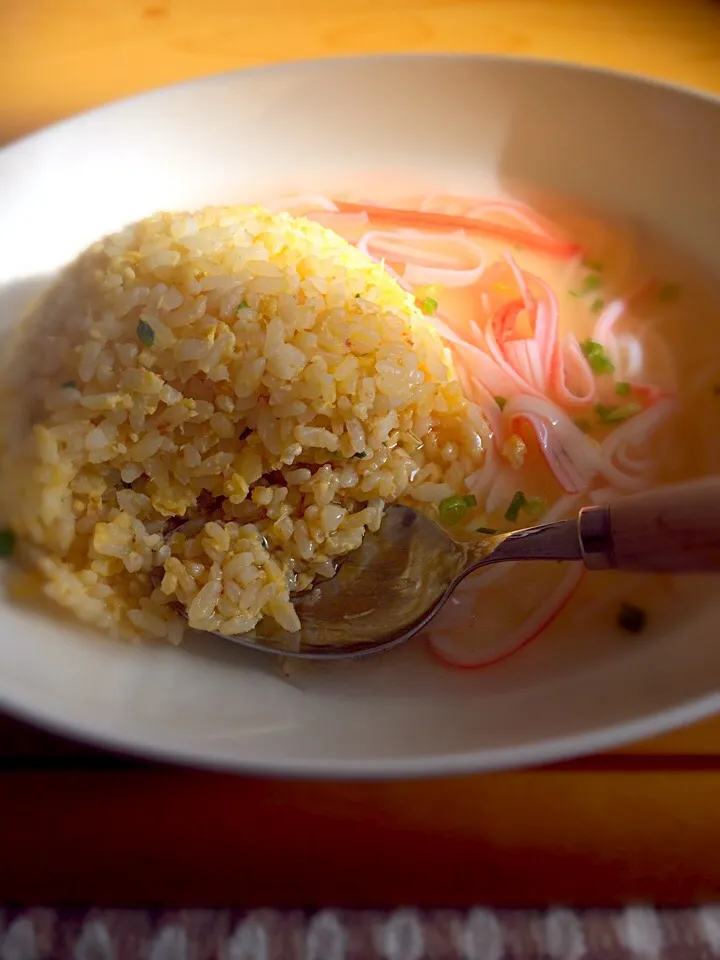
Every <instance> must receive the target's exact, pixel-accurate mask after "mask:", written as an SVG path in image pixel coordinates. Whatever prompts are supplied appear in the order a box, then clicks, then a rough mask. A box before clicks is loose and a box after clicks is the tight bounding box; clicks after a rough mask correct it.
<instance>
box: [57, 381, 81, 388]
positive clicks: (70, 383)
mask: <svg viewBox="0 0 720 960" xmlns="http://www.w3.org/2000/svg"><path fill="white" fill-rule="evenodd" d="M60 386H61V387H62V389H63V390H74V389H75V388H76V387H77V383H75V381H74V380H66V381H65V383H61V384H60Z"/></svg>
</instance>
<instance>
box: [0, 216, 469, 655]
mask: <svg viewBox="0 0 720 960" xmlns="http://www.w3.org/2000/svg"><path fill="white" fill-rule="evenodd" d="M7 355H8V357H9V362H8V363H7V365H6V369H5V372H4V378H3V379H4V382H3V393H4V396H3V404H2V411H3V413H2V423H1V424H0V444H1V446H0V461H1V462H0V476H1V477H2V485H1V486H0V511H1V512H2V514H3V517H4V519H5V521H6V522H8V523H9V524H10V525H11V527H12V528H13V530H14V531H15V533H16V534H17V536H18V538H19V540H20V541H21V543H22V545H23V546H22V550H23V556H24V558H25V560H26V561H27V562H28V563H30V564H31V565H32V566H33V567H34V568H35V569H36V570H37V571H39V573H40V575H41V577H42V581H43V589H44V591H45V592H46V593H47V595H49V596H50V597H51V598H53V599H54V600H55V601H57V602H58V603H60V604H61V605H63V606H65V607H67V608H69V609H70V610H72V611H73V612H74V613H75V614H76V615H77V616H78V617H80V618H81V619H82V620H84V621H86V622H89V623H91V624H93V625H97V626H98V627H100V628H102V629H104V630H106V631H109V632H110V633H112V634H114V635H116V636H121V637H124V638H128V639H133V638H138V637H154V638H167V639H169V640H171V641H172V642H179V641H180V640H181V638H182V634H183V628H184V626H185V617H186V618H187V621H189V624H190V625H191V626H192V627H195V628H198V629H203V630H214V631H219V632H221V633H225V634H240V633H244V632H247V631H249V630H251V629H252V628H253V627H254V626H255V625H256V624H257V623H258V622H259V621H260V620H261V618H263V617H270V618H273V620H274V621H277V623H279V624H280V626H281V627H283V628H284V629H286V630H290V631H293V630H296V629H297V628H298V626H299V623H298V618H297V615H296V613H295V609H294V607H293V603H292V598H293V595H295V594H297V593H298V592H300V591H303V590H305V589H307V588H308V587H310V586H311V584H313V583H314V582H315V581H316V580H317V579H318V578H324V577H330V576H332V575H333V573H334V571H335V569H336V564H337V562H338V559H339V558H341V557H343V556H344V555H345V554H347V553H349V552H350V551H352V550H354V549H355V548H357V547H358V546H359V545H360V543H361V542H362V539H363V536H364V534H365V531H366V530H375V529H377V528H378V526H379V524H380V523H381V520H382V516H383V508H384V506H385V504H387V503H389V502H393V501H396V500H400V499H402V500H403V501H404V502H408V503H411V504H412V505H416V506H421V507H422V508H423V509H427V510H431V511H432V510H436V509H437V507H436V505H437V503H439V502H440V501H441V500H443V499H444V498H447V497H448V496H450V495H453V494H458V495H463V494H466V493H467V489H468V488H467V486H466V478H467V477H468V476H470V475H472V474H473V473H474V472H475V471H477V470H478V468H479V467H480V466H481V465H482V462H483V457H484V447H485V441H486V438H487V426H486V423H485V421H484V419H483V418H482V416H481V415H480V413H479V411H478V410H477V408H475V407H473V406H472V405H470V404H468V403H467V402H466V400H465V399H464V397H463V394H462V391H461V389H460V387H459V385H458V383H457V381H456V378H455V374H454V370H453V366H452V362H451V359H450V356H449V354H448V352H447V350H446V349H445V348H444V346H443V345H442V342H441V341H440V339H439V337H438V336H437V334H436V333H435V332H434V331H433V330H432V329H431V327H430V326H429V325H428V323H427V322H426V320H425V318H424V317H423V314H422V312H421V311H420V310H419V309H418V307H417V306H416V304H415V302H414V300H413V297H412V296H411V295H410V294H408V293H406V292H405V291H404V290H403V289H402V288H401V286H400V285H399V284H398V283H397V282H396V281H395V280H394V279H393V278H392V277H391V276H390V275H389V274H388V273H387V271H386V270H385V269H384V268H383V266H382V265H381V264H379V263H376V262H375V261H374V260H372V259H371V258H369V257H368V256H366V255H365V254H363V253H361V252H360V251H358V250H357V249H355V248H354V247H353V246H351V245H350V244H348V243H347V242H346V241H344V240H343V239H341V238H340V237H338V236H337V235H336V234H334V233H332V232H331V231H329V230H326V229H325V228H323V227H322V226H320V225H319V224H317V223H314V222H311V221H309V220H305V219H296V218H293V217H291V216H289V215H287V214H284V213H270V212H268V211H266V210H264V209H262V208H260V207H234V208H206V209H203V210H201V211H199V212H195V213H174V214H168V213H162V214H158V215H156V216H153V217H151V218H149V219H147V220H143V221H141V222H138V223H135V224H132V225H131V226H128V227H127V228H125V229H124V230H122V231H121V232H119V233H117V234H115V235H113V236H109V237H106V238H105V239H103V240H102V241H100V242H98V243H96V244H94V245H93V246H91V247H90V248H89V249H88V250H87V251H86V252H85V253H83V254H82V255H81V256H80V257H79V258H78V259H77V260H76V261H75V262H74V263H73V264H71V265H70V266H69V267H68V268H67V269H66V270H65V271H64V272H63V273H62V275H61V276H60V277H59V279H58V280H57V281H56V283H55V284H54V285H53V286H52V288H51V289H50V290H49V291H48V292H47V293H46V294H45V295H44V296H43V297H42V299H41V301H40V302H39V303H38V304H37V305H36V306H35V307H34V309H33V310H32V311H31V313H30V314H29V316H28V317H27V318H26V319H25V321H24V322H23V324H22V325H21V327H20V328H19V330H18V331H17V333H16V335H15V338H14V340H13V342H12V346H11V349H10V350H9V351H8V354H7Z"/></svg>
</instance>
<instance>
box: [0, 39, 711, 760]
mask: <svg viewBox="0 0 720 960" xmlns="http://www.w3.org/2000/svg"><path fill="white" fill-rule="evenodd" d="M718 171H720V100H718V99H714V98H711V97H705V96H701V95H698V94H693V93H692V92H689V91H683V90H678V89H675V88H672V87H669V86H665V85H662V84H657V83H650V82H644V81H641V80H636V79H632V78H628V77H623V76H619V75H614V74H610V73H603V72H599V71H595V70H586V69H582V68H579V67H572V66H560V65H552V64H542V63H534V62H521V61H515V60H502V59H491V58H483V57H477V58H474V57H409V58H408V57H383V58H376V59H368V58H363V59H357V60H345V61H337V62H322V63H303V64H295V65H290V66H284V67H279V68H272V69H263V70H256V71H248V72H242V73H235V74H227V75H223V76H217V77H211V78H208V79H206V80H202V81H196V82H191V83H188V84H184V85H181V86H177V87H171V88H169V89H164V90H159V91H156V92H154V93H150V94H147V95H144V96H140V97H135V98H133V99H131V100H126V101H123V102H121V103H117V104H113V105H111V106H109V107H105V108H103V109H101V110H97V111H93V112H91V113H89V114H86V115H84V116H81V117H79V118H77V119H73V120H71V121H69V122H66V123H61V124H59V125H57V126H54V127H52V128H50V129H48V130H46V131H43V132H41V133H39V134H37V135H35V136H32V137H30V138H28V139H26V140H24V141H21V142H20V143H17V144H15V145H13V146H11V147H9V148H8V149H6V150H4V151H2V152H1V153H0V224H2V230H1V232H0V285H1V290H0V315H1V323H2V327H3V329H6V328H7V326H9V325H10V324H11V323H12V322H13V321H14V318H15V316H16V315H17V313H18V311H20V310H21V309H22V307H23V306H24V304H25V302H26V301H27V299H28V297H29V296H30V295H31V294H33V293H34V292H36V291H37V289H39V287H40V286H41V285H42V284H43V283H44V282H46V281H47V278H48V276H50V275H51V274H52V273H53V271H55V270H56V269H57V268H58V267H59V266H60V265H62V264H63V263H65V262H66V261H67V260H69V259H70V258H71V257H72V256H73V255H74V254H76V253H77V252H78V251H79V250H80V249H81V248H82V247H84V246H85V245H86V244H87V243H88V242H90V241H92V240H93V239H95V238H96V237H98V236H99V235H101V234H103V233H105V232H107V231H109V230H112V229H114V228H116V227H119V226H121V225H122V224H123V223H125V222H127V221H129V220H132V219H134V218H136V217H140V216H144V215H146V214H149V213H151V212H153V211H154V210H156V209H160V208H178V207H181V208H182V207H188V206H194V205H198V204H204V203H210V202H213V203H228V202H233V201H239V200H244V199H251V198H255V197H258V196H262V195H267V194H272V193H276V192H277V191H278V190H279V189H283V188H285V187H290V186H300V185H301V186H303V187H304V188H306V189H313V188H316V189H320V190H323V191H324V192H329V191H331V190H332V189H333V188H335V189H338V188H344V189H346V190H347V189H349V188H351V187H352V186H353V185H355V186H356V187H357V188H358V189H361V188H362V185H363V183H365V182H368V180H369V178H370V177H371V176H374V175H377V173H378V172H381V173H390V174H394V175H398V174H400V175H401V177H402V180H403V181H404V185H406V183H407V181H408V180H418V182H420V181H422V182H423V183H432V184H434V185H435V186H436V187H438V188H442V187H447V188H450V189H455V190H465V191H466V192H472V191H484V192H487V191H492V190H494V189H499V188H501V187H502V185H503V184H504V183H506V182H511V181H515V180H520V181H526V182H530V183H532V184H534V185H536V186H539V187H541V188H544V189H549V190H553V191H556V192H560V193H565V194H571V195H576V196H578V197H580V198H584V199H586V200H590V201H592V202H593V203H595V204H599V205H600V206H604V207H606V208H608V209H611V210H617V211H620V212H626V213H628V214H630V215H632V216H633V217H635V218H637V219H640V220H643V221H645V222H646V223H647V224H649V225H651V226H652V227H653V228H654V229H655V230H656V231H658V232H659V233H661V234H665V235H667V236H669V237H672V238H673V240H674V241H675V242H676V243H677V244H679V245H680V246H681V247H682V248H683V249H684V250H685V251H687V252H688V253H690V254H691V255H693V256H694V257H695V258H696V259H698V260H700V261H703V262H704V263H705V264H706V265H707V266H708V267H709V268H710V269H712V270H714V272H715V274H716V275H720V190H718ZM715 347H716V345H715V344H713V345H712V346H711V348H712V349H715ZM716 593H717V591H716ZM0 616H1V617H2V620H1V621H0V624H1V626H0V699H1V700H2V702H3V703H4V704H5V706H6V707H7V708H8V709H9V710H11V711H15V712H17V713H19V714H21V715H24V716H25V717H27V718H30V719H32V720H35V721H37V722H39V723H42V724H46V725H49V726H52V727H55V728H57V729H60V730H64V731H66V732H70V733H72V734H74V735H77V736H78V737H83V738H87V739H90V740H94V741H99V742H102V743H104V744H107V745H111V746H114V747H117V748H121V749H128V750H133V751H137V752H140V753H145V754H151V755H156V756H164V757H169V758H175V759H179V760H183V761H187V762H190V763H195V764H210V765H218V766H224V767H229V768H233V769H237V770H245V771H260V772H264V773H272V774H286V775H287V774H293V775H313V776H318V775H320V776H326V775H327V776H408V775H420V774H423V775H425V774H443V773H450V772H458V771H473V770H485V769H492V768H499V767H509V766H515V765H521V764H527V763H533V762H539V761H547V760H551V759H561V758H566V757H570V756H573V755H576V754H580V753H585V752H589V751H593V750H597V749H599V748H605V747H610V746H614V745H617V744H620V743H623V742H626V741H629V740H631V739H633V738H637V737H644V736H648V735H651V734H654V733H659V732H661V731H663V730H667V729H669V728H671V727H673V726H677V725H680V724H684V723H688V722H690V721H692V720H695V719H697V718H699V717H702V716H705V715H708V714H710V713H712V712H713V711H715V710H717V709H718V708H719V707H720V692H719V688H720V643H718V641H717V636H718V628H719V626H720V602H715V601H713V600H712V598H711V597H709V598H708V601H707V603H704V604H702V605H700V606H699V607H698V608H695V609H693V610H688V611H687V612H686V614H684V615H682V616H681V617H680V619H679V620H678V619H677V618H675V619H674V620H669V621H668V628H667V630H665V631H663V630H661V631H659V633H658V635H656V636H654V637H653V638H652V642H646V641H642V642H640V641H638V642H636V643H628V642H627V639H626V638H618V637H617V635H616V633H613V631H611V630H610V629H609V628H608V627H607V625H606V626H604V625H603V622H596V621H595V619H594V618H585V620H583V617H582V605H581V604H580V606H579V610H578V612H576V615H575V617H574V619H573V618H571V620H570V622H569V624H566V628H565V630H564V631H563V632H562V635H560V636H556V637H553V639H552V642H542V641H541V642H538V643H536V644H535V645H533V646H532V647H531V648H529V649H528V651H527V652H525V653H523V654H522V655H520V656H518V657H516V658H515V659H513V660H510V661H508V662H507V663H505V664H503V665H500V666H498V667H496V668H494V669H493V670H490V671H487V672H472V671H470V672H460V671H457V672H454V671H451V670H447V669H444V668H442V667H440V666H438V665H437V664H435V663H433V662H432V661H431V660H430V659H429V658H428V657H427V656H426V655H425V652H424V651H423V650H421V649H420V648H419V646H417V645H416V646H415V647H412V646H409V647H407V648H405V649H403V650H399V651H397V652H395V653H393V654H389V655H387V656H385V657H380V658H377V659H369V660H366V661H364V662H357V663H341V664H335V665H331V666H322V667H311V668H309V669H303V670H302V671H300V672H299V673H298V674H297V676H296V677H293V678H291V680H290V681H289V682H288V681H286V680H284V679H281V677H280V676H279V674H278V673H277V671H276V664H275V662H274V661H273V660H272V659H270V660H268V659H265V658H263V657H262V656H260V655H255V654H252V653H248V652H246V651H244V650H241V649H239V648H235V647H233V646H232V645H230V644H226V643H223V642H222V641H217V640H212V639H209V640H206V641H202V640H194V641H191V642H190V643H189V644H188V645H187V646H185V647H183V648H181V649H172V648H169V647H168V648H166V649H165V648H163V649H141V648H136V647H128V646H122V645H120V644H115V643H112V642H109V641H107V640H105V639H103V638H98V637H96V636H94V635H90V634H87V633H84V632H83V631H82V629H81V628H78V627H77V626H76V625H75V624H74V623H69V622H67V621H53V620H48V619H46V618H45V617H44V616H43V615H41V614H40V613H39V612H35V613H32V612H27V611H21V610H19V609H17V608H15V607H13V606H9V605H5V604H4V603H3V604H2V606H0Z"/></svg>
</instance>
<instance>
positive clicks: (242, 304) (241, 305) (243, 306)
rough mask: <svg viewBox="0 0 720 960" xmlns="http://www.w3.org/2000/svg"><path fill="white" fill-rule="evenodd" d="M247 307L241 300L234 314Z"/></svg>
mask: <svg viewBox="0 0 720 960" xmlns="http://www.w3.org/2000/svg"><path fill="white" fill-rule="evenodd" d="M356 296H358V297H359V296H360V294H359V293H358V294H356ZM247 307H248V302H247V300H241V301H240V303H239V304H238V308H237V310H236V311H235V313H240V311H241V310H247Z"/></svg>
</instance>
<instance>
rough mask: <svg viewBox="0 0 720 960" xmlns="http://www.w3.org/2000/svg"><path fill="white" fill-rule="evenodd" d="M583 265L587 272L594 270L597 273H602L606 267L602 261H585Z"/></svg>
mask: <svg viewBox="0 0 720 960" xmlns="http://www.w3.org/2000/svg"><path fill="white" fill-rule="evenodd" d="M582 265H583V266H584V267H585V268H586V269H587V270H594V271H595V273H602V272H603V270H604V266H603V264H602V262H601V261H600V260H583V262H582Z"/></svg>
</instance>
